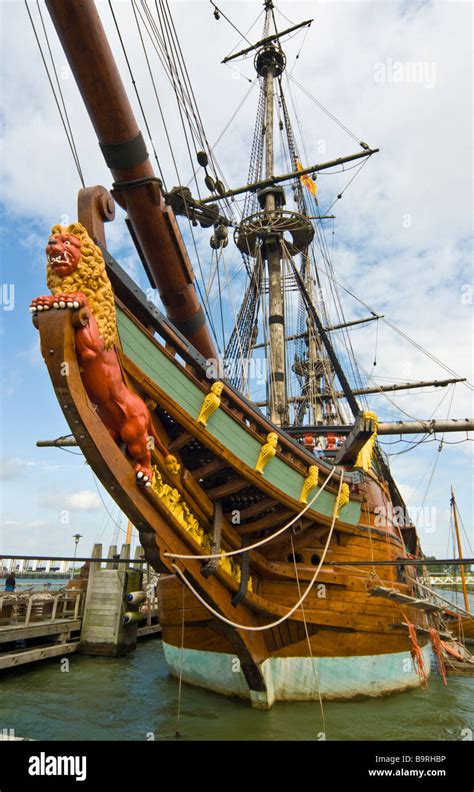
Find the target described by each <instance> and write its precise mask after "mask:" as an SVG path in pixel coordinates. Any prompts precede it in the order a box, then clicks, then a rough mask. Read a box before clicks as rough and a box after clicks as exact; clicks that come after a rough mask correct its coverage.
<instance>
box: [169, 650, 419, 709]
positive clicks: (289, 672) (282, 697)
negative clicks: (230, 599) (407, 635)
mask: <svg viewBox="0 0 474 792" xmlns="http://www.w3.org/2000/svg"><path fill="white" fill-rule="evenodd" d="M163 649H164V653H165V658H166V662H167V664H168V668H169V670H170V673H171V674H172V675H173V676H174V677H176V678H177V679H179V678H180V677H181V678H182V680H183V681H184V682H187V683H189V684H191V685H195V686H196V687H202V688H205V689H206V690H212V691H214V692H216V693H221V694H223V695H226V696H237V697H238V698H242V699H249V700H251V702H252V704H253V706H255V707H257V708H262V709H268V708H269V707H271V706H272V704H273V703H274V702H275V701H313V700H319V699H320V698H321V699H322V700H327V701H349V700H351V699H360V698H368V697H375V696H385V695H389V694H391V693H401V692H402V691H405V690H411V689H413V688H416V687H419V686H420V677H419V675H418V673H417V671H416V669H415V668H414V665H413V660H412V657H411V654H410V652H409V651H404V652H389V653H387V654H373V655H361V656H357V655H355V656H348V657H312V658H311V657H308V656H301V657H299V656H297V657H269V658H268V659H267V660H265V661H264V662H263V664H262V672H263V675H264V677H265V680H266V683H267V690H266V691H265V692H264V693H261V694H256V693H254V692H253V691H250V690H249V687H248V685H247V682H246V680H245V677H244V675H243V673H242V671H241V670H240V668H239V665H238V663H236V657H235V655H231V654H226V653H224V652H208V651H204V650H199V649H184V650H183V653H181V650H180V649H179V648H178V647H177V646H172V645H171V644H167V643H166V641H163ZM422 652H423V659H424V663H425V668H426V669H427V675H429V668H430V652H431V649H430V647H429V646H428V645H426V646H425V647H424V648H423V650H422Z"/></svg>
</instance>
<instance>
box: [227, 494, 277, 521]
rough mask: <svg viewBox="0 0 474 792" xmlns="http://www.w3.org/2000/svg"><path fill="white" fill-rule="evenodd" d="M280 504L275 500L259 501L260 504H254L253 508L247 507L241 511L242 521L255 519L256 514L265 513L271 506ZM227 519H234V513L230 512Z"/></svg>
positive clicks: (264, 499) (263, 499)
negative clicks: (248, 518)
mask: <svg viewBox="0 0 474 792" xmlns="http://www.w3.org/2000/svg"><path fill="white" fill-rule="evenodd" d="M277 503H278V501H277V500H275V498H262V500H260V501H258V503H252V505H251V506H247V508H246V509H241V510H240V519H241V520H246V519H247V517H253V516H254V514H259V512H261V511H263V510H264V509H269V508H270V507H271V506H276V505H277ZM226 518H228V519H231V518H232V512H228V513H227V514H226Z"/></svg>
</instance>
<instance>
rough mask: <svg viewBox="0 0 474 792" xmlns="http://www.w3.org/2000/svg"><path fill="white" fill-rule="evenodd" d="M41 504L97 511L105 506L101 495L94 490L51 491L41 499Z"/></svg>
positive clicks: (50, 506) (51, 506) (58, 507)
mask: <svg viewBox="0 0 474 792" xmlns="http://www.w3.org/2000/svg"><path fill="white" fill-rule="evenodd" d="M40 505H41V506H42V507H43V508H48V509H49V508H51V509H54V508H55V509H60V510H63V509H71V510H73V511H95V510H97V509H101V508H103V505H102V501H101V500H100V498H99V496H98V495H97V493H96V492H93V491H92V490H79V491H78V492H64V493H63V492H51V493H48V494H47V495H45V496H44V497H43V498H42V499H41V501H40Z"/></svg>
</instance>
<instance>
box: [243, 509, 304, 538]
mask: <svg viewBox="0 0 474 792" xmlns="http://www.w3.org/2000/svg"><path fill="white" fill-rule="evenodd" d="M291 514H292V512H291V511H290V510H289V509H285V508H284V507H283V508H278V509H275V511H272V512H270V513H269V514H266V515H265V517H260V519H258V520H253V521H252V522H249V523H245V524H244V525H238V526H237V528H238V530H239V533H240V534H242V535H243V534H251V533H256V532H257V531H265V530H266V529H267V528H275V530H278V528H279V527H280V522H282V521H283V520H285V519H287V518H288V517H290V515H291ZM241 516H242V513H241Z"/></svg>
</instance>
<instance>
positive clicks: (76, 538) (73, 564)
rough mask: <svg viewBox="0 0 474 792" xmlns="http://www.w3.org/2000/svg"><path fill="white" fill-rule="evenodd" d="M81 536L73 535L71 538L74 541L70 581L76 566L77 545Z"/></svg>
mask: <svg viewBox="0 0 474 792" xmlns="http://www.w3.org/2000/svg"><path fill="white" fill-rule="evenodd" d="M81 537H82V534H78V533H77V534H74V536H73V537H72V538H73V539H74V543H75V544H74V561H73V562H72V569H71V580H72V579H73V578H74V568H75V566H76V555H77V545H78V544H79V539H81Z"/></svg>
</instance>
